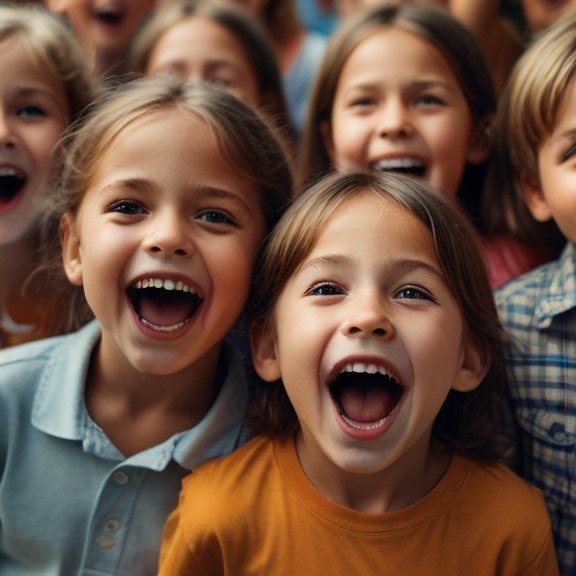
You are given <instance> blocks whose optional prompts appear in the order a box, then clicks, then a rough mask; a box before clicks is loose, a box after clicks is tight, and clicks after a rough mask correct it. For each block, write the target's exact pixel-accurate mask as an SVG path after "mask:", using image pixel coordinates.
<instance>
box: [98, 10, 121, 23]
mask: <svg viewBox="0 0 576 576" xmlns="http://www.w3.org/2000/svg"><path fill="white" fill-rule="evenodd" d="M93 16H94V18H96V19H97V20H100V22H102V23H104V24H112V25H116V24H120V22H122V18H123V17H124V14H123V13H122V12H120V11H118V10H95V11H94V12H93Z"/></svg>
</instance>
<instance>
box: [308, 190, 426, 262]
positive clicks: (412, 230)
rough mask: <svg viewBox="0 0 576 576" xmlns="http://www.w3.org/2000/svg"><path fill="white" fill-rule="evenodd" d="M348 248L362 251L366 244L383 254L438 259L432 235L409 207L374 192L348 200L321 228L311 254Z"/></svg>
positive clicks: (363, 193)
mask: <svg viewBox="0 0 576 576" xmlns="http://www.w3.org/2000/svg"><path fill="white" fill-rule="evenodd" d="M342 247H348V248H349V249H350V251H351V252H352V253H354V252H355V251H357V252H358V253H362V252H363V251H364V247H370V248H371V249H374V248H376V247H377V250H375V251H376V252H378V253H379V254H380V255H382V256H384V255H388V254H398V253H411V254H412V255H413V256H414V257H415V256H416V255H420V257H423V258H426V259H427V260H430V261H434V262H435V261H436V252H435V249H434V243H433V239H432V234H431V232H430V230H429V229H428V228H427V227H426V225H425V224H424V223H423V222H422V221H421V220H420V219H419V218H418V217H416V216H415V215H414V214H413V213H412V212H410V210H408V209H407V208H405V207H404V206H402V205H400V204H398V203H397V202H396V201H394V200H393V199H391V198H386V197H384V196H381V195H379V194H377V193H375V192H372V191H365V192H361V193H360V194H358V195H356V196H354V197H352V198H348V199H346V200H345V201H344V202H342V204H340V205H339V206H338V207H337V208H336V209H335V210H334V212H333V213H332V214H331V215H330V216H329V217H328V218H327V220H326V221H325V222H324V224H323V226H322V227H321V229H320V231H319V232H318V235H317V237H316V240H315V242H314V246H313V248H312V253H318V252H319V251H331V250H332V249H337V250H339V249H341V248H342Z"/></svg>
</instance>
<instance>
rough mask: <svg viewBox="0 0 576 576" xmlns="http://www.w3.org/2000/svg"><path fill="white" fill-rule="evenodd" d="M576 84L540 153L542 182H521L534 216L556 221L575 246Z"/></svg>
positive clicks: (539, 164)
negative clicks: (575, 136)
mask: <svg viewBox="0 0 576 576" xmlns="http://www.w3.org/2000/svg"><path fill="white" fill-rule="evenodd" d="M574 134H576V80H572V83H571V86H570V88H569V90H567V92H566V95H565V96H564V100H563V102H562V105H561V107H560V108H559V110H558V116H557V118H556V125H555V127H554V130H553V131H552V133H551V134H550V135H548V137H547V138H545V139H544V141H543V142H542V144H541V146H540V149H539V150H538V174H539V176H540V182H539V183H538V184H534V183H531V182H526V181H524V182H522V184H523V186H522V189H523V192H524V196H525V198H526V201H527V204H528V207H529V209H530V211H531V212H532V215H533V216H534V217H535V218H536V219H537V220H540V221H546V220H549V219H550V218H553V219H554V221H555V222H556V224H557V225H558V228H560V230H561V231H562V234H564V236H566V238H568V240H569V241H570V242H573V243H576V143H575V142H574Z"/></svg>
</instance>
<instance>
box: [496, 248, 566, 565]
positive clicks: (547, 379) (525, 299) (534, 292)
mask: <svg viewBox="0 0 576 576" xmlns="http://www.w3.org/2000/svg"><path fill="white" fill-rule="evenodd" d="M575 259H576V249H575V247H574V245H572V244H571V243H569V244H568V245H567V247H566V248H565V249H564V252H563V253H562V255H561V256H560V258H559V259H558V260H556V261H554V262H550V263H548V264H545V265H544V266H541V267H539V268H537V269H535V270H533V271H531V272H528V273H527V274H524V275H523V276H520V277H519V278H516V279H515V280H513V281H512V282H510V283H508V284H506V285H505V286H503V287H501V288H500V289H498V290H496V291H495V298H496V304H497V306H498V310H499V313H500V317H501V320H502V322H503V324H504V327H505V329H506V331H507V332H508V334H509V336H510V342H509V344H508V346H507V348H506V369H507V376H508V385H509V393H510V397H511V401H512V405H513V408H514V412H515V415H516V419H517V422H518V424H519V428H520V434H521V438H522V458H523V462H522V466H523V470H522V473H523V474H524V476H525V477H526V479H527V480H528V481H530V482H532V483H533V484H535V485H536V486H538V487H539V488H540V489H541V490H542V491H543V492H544V495H545V497H546V500H547V504H548V508H549V511H550V515H551V519H552V524H553V528H554V538H555V543H556V550H557V553H558V561H559V565H560V573H561V574H562V575H564V576H567V575H569V574H570V575H574V574H576V265H575Z"/></svg>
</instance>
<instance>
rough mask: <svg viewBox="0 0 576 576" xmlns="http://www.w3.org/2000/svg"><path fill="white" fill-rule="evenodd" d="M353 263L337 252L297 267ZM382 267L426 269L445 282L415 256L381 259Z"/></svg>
mask: <svg viewBox="0 0 576 576" xmlns="http://www.w3.org/2000/svg"><path fill="white" fill-rule="evenodd" d="M352 264H353V259H352V258H350V257H348V256H341V255H338V254H330V255H324V256H318V257H317V258H313V259H312V260H310V261H308V262H305V263H304V264H303V265H302V266H301V267H300V269H299V271H298V272H303V271H306V270H308V269H312V268H319V267H323V266H324V267H329V266H350V265H352ZM382 267H383V268H387V269H391V268H392V267H394V268H396V269H398V268H399V269H401V270H402V271H403V272H411V271H416V270H421V269H423V270H427V271H428V272H431V273H432V274H434V275H435V276H437V277H438V278H439V279H440V280H442V282H445V281H446V280H445V278H444V276H443V274H442V273H441V271H440V270H438V269H437V268H435V267H434V266H432V265H431V264H428V262H425V261H423V260H417V259H415V258H397V259H383V260H382Z"/></svg>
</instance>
